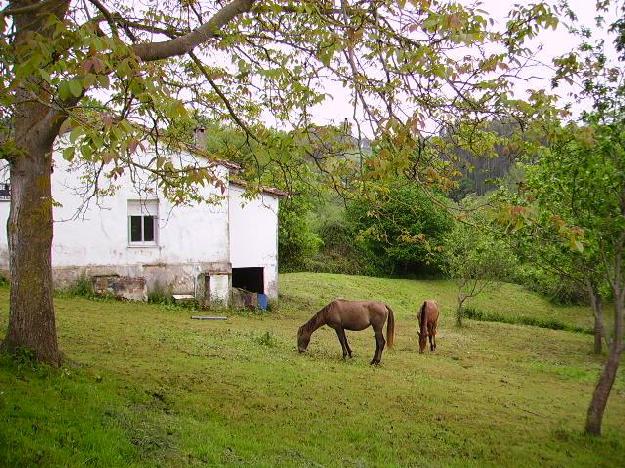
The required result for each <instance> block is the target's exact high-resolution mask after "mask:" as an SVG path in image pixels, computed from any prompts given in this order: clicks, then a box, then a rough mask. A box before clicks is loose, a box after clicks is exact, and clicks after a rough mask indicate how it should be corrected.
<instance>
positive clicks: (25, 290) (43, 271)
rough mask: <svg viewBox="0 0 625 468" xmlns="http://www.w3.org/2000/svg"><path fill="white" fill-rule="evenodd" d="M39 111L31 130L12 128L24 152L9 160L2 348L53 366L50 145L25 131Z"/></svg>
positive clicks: (56, 352)
mask: <svg viewBox="0 0 625 468" xmlns="http://www.w3.org/2000/svg"><path fill="white" fill-rule="evenodd" d="M28 107H30V111H34V110H36V109H33V107H31V106H28ZM39 110H40V111H41V112H40V113H39V116H37V115H36V114H35V115H33V114H31V115H30V118H31V119H32V120H31V125H30V126H27V125H21V124H24V123H25V122H24V121H20V119H17V122H16V128H15V136H16V142H17V143H18V145H19V147H20V149H21V150H22V151H23V152H22V153H21V154H18V155H15V157H14V158H12V160H11V211H10V214H9V221H8V224H7V232H8V240H9V268H10V273H11V299H10V312H9V328H8V331H7V336H6V339H5V341H4V343H3V346H4V348H5V349H7V350H8V351H10V352H15V351H17V350H19V349H27V350H30V351H31V352H32V353H33V354H34V356H35V357H36V358H37V359H38V360H39V361H43V362H46V363H48V364H51V365H54V366H58V365H59V364H60V361H61V358H60V353H59V349H58V344H57V336H56V325H55V319H54V306H53V303H52V265H51V249H52V195H51V184H50V182H51V181H50V173H51V167H52V142H51V141H50V138H44V137H40V135H36V134H35V135H33V134H32V132H31V131H30V129H31V128H32V125H33V123H35V122H37V120H38V119H37V118H36V117H39V118H41V113H42V112H44V111H45V109H39ZM22 117H26V116H24V115H23V116H22ZM24 120H28V119H27V118H25V119H24Z"/></svg>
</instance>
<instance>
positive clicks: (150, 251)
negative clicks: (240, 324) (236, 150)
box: [0, 153, 284, 305]
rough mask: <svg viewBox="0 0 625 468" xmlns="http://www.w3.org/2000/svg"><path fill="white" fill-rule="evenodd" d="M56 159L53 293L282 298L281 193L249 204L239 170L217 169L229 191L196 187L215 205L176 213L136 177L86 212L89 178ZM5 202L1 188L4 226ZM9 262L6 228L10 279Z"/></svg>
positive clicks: (1, 256)
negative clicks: (89, 290)
mask: <svg viewBox="0 0 625 468" xmlns="http://www.w3.org/2000/svg"><path fill="white" fill-rule="evenodd" d="M175 157H179V158H184V157H191V155H190V154H184V153H183V154H176V155H175ZM54 161H55V166H54V168H53V173H52V195H53V198H54V201H55V205H56V206H55V208H54V238H53V244H52V267H53V272H54V280H55V284H56V285H57V286H62V285H67V284H68V283H71V282H72V281H76V280H77V279H79V278H81V277H85V276H86V277H88V278H94V282H95V283H99V284H100V285H102V284H105V285H108V286H109V288H113V289H114V290H115V292H118V293H120V295H122V296H125V297H129V298H135V299H145V294H146V292H147V293H149V292H150V291H154V290H157V289H160V290H163V291H166V292H168V293H172V294H185V295H193V296H195V297H196V298H198V299H199V300H201V301H202V302H205V303H207V304H209V303H210V304H213V303H220V304H222V305H228V304H229V302H230V300H231V291H232V288H233V287H234V288H242V289H246V290H248V291H250V292H254V293H262V294H265V295H266V296H267V297H268V298H269V299H270V300H271V299H276V298H277V296H278V201H279V198H280V197H281V196H283V195H284V194H283V193H281V192H280V191H278V190H275V189H266V190H263V191H262V192H261V193H260V195H258V196H257V197H256V198H253V199H251V200H250V199H248V198H246V197H245V196H244V195H245V189H244V187H243V186H241V185H238V184H237V183H235V182H234V181H232V180H231V179H232V177H231V176H232V175H233V173H234V172H236V169H237V167H236V165H233V164H231V163H228V162H218V163H215V165H214V166H213V171H214V173H215V175H216V176H217V177H218V178H219V179H220V180H221V181H222V182H223V193H222V189H221V188H217V187H215V186H213V185H210V186H204V187H201V188H200V193H201V195H202V197H203V198H205V199H212V200H213V202H212V203H206V202H194V203H192V204H190V205H184V206H180V205H178V206H173V205H172V204H171V203H170V202H169V201H168V200H167V199H166V198H165V197H163V196H162V193H161V192H160V190H159V189H158V188H157V186H156V184H155V183H154V182H152V183H148V184H142V183H138V182H137V181H138V180H142V179H144V180H147V177H142V174H141V173H140V172H138V173H134V174H133V175H132V177H131V175H130V174H128V173H125V174H124V175H123V176H122V177H120V178H119V179H117V180H116V181H114V182H113V183H114V184H115V186H116V190H115V191H114V192H113V193H112V195H110V196H107V197H104V198H99V199H98V200H97V201H96V200H94V199H92V200H90V202H89V204H88V205H87V207H86V208H85V206H84V204H85V190H86V189H85V179H84V178H82V177H81V176H84V172H83V171H82V170H81V169H80V167H77V166H76V165H75V164H74V165H72V164H70V163H68V162H66V161H65V160H63V158H62V157H60V155H55V158H54ZM143 176H145V174H143ZM131 179H132V180H131ZM2 189H4V191H3V190H2ZM3 194H4V196H2V195H3ZM9 197H10V195H9V186H8V185H6V186H4V185H0V223H2V225H3V226H6V222H7V219H8V215H9V205H10V203H9ZM8 258H9V257H8V243H7V233H6V230H5V229H0V269H2V270H5V271H8ZM137 285H139V287H137ZM118 289H119V291H118Z"/></svg>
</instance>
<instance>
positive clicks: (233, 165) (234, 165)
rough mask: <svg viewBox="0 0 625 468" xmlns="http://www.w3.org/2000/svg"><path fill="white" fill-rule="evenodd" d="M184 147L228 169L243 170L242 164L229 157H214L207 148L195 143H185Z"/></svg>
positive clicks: (191, 152) (193, 153)
mask: <svg viewBox="0 0 625 468" xmlns="http://www.w3.org/2000/svg"><path fill="white" fill-rule="evenodd" d="M184 148H185V149H186V150H187V151H188V152H189V154H192V155H194V156H199V157H201V158H204V159H206V160H208V161H209V162H214V163H215V164H219V165H221V166H224V167H227V168H228V169H232V170H234V171H240V170H241V165H240V164H237V163H235V162H233V161H228V160H227V159H214V158H211V157H210V155H209V154H208V152H206V151H205V150H203V149H201V148H199V147H198V146H196V145H193V144H185V145H184Z"/></svg>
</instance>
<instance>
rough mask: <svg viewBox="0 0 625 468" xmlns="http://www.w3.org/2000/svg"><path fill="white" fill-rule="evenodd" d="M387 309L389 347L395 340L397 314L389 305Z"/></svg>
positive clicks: (387, 340) (387, 341)
mask: <svg viewBox="0 0 625 468" xmlns="http://www.w3.org/2000/svg"><path fill="white" fill-rule="evenodd" d="M386 310H388V319H387V320H386V344H387V345H388V347H389V348H392V347H393V344H394V342H395V315H394V314H393V309H391V308H390V307H389V306H388V305H387V306H386Z"/></svg>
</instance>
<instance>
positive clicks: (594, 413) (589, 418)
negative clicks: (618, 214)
mask: <svg viewBox="0 0 625 468" xmlns="http://www.w3.org/2000/svg"><path fill="white" fill-rule="evenodd" d="M620 252H621V250H620V249H617V254H616V255H617V261H616V262H615V278H614V280H613V282H612V284H613V286H612V287H613V291H614V338H613V339H612V342H611V343H610V349H609V352H608V360H607V361H606V363H605V365H604V366H603V370H602V371H601V375H600V376H599V381H598V382H597V386H596V387H595V391H594V392H593V394H592V399H591V400H590V405H589V406H588V411H587V412H586V426H585V428H584V429H585V431H586V433H588V434H592V435H600V434H601V423H602V421H603V412H604V411H605V407H606V405H607V403H608V397H609V396H610V391H611V390H612V385H613V384H614V379H615V378H616V372H617V371H618V367H619V363H620V360H621V353H622V352H623V313H624V312H625V311H624V309H625V307H624V304H623V302H624V296H623V292H622V289H621V288H622V284H621V262H620V260H621V258H620Z"/></svg>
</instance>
